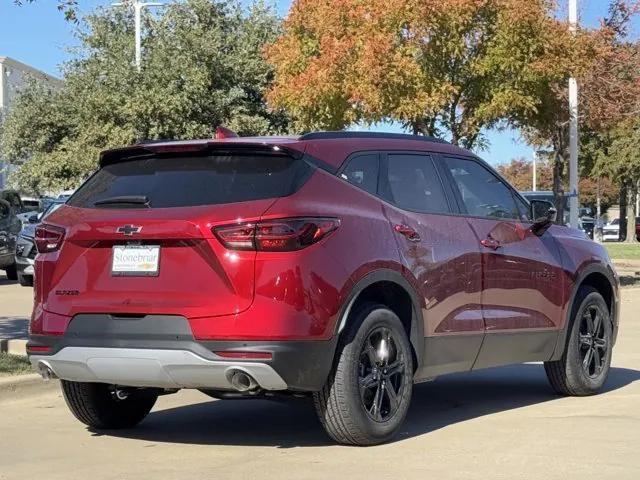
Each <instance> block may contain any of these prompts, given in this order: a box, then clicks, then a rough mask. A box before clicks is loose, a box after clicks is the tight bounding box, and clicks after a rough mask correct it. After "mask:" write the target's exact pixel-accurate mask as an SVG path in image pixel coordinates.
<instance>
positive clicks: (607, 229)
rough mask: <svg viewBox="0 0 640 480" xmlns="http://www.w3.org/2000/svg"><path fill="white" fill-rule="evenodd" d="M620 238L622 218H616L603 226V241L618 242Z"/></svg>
mask: <svg viewBox="0 0 640 480" xmlns="http://www.w3.org/2000/svg"><path fill="white" fill-rule="evenodd" d="M619 239H620V219H619V218H615V219H613V220H612V221H611V222H609V223H607V224H606V225H605V226H604V227H603V228H602V241H603V242H617V241H618V240H619Z"/></svg>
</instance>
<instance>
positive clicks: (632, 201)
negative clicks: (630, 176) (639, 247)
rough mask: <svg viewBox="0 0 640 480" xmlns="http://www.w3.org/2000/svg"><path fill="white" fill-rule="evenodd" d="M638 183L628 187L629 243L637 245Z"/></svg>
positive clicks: (627, 240)
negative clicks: (636, 207)
mask: <svg viewBox="0 0 640 480" xmlns="http://www.w3.org/2000/svg"><path fill="white" fill-rule="evenodd" d="M636 193H637V189H636V182H633V181H631V182H629V185H628V187H627V239H626V242H627V243H636V242H637V240H636V212H635V206H636Z"/></svg>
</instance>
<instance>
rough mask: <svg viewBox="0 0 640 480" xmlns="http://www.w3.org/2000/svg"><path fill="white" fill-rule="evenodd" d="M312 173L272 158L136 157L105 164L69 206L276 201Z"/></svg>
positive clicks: (292, 161) (288, 159) (297, 163)
mask: <svg viewBox="0 0 640 480" xmlns="http://www.w3.org/2000/svg"><path fill="white" fill-rule="evenodd" d="M310 170H311V167H310V166H309V165H308V164H307V163H306V162H304V161H301V160H295V159H293V158H291V157H289V156H286V155H273V154H264V155H260V154H257V155H256V154H238V155H236V154H233V155H226V154H225V155H207V156H202V155H199V156H181V157H175V156H172V157H163V156H154V157H145V158H136V159H131V160H125V161H122V162H119V163H114V164H111V165H106V166H105V167H103V168H102V169H100V170H99V171H98V172H97V173H96V174H94V175H93V176H92V177H91V178H90V179H89V180H87V181H86V182H85V183H84V185H82V186H81V187H80V188H79V189H78V191H77V192H76V193H75V194H74V195H73V196H72V197H71V199H69V201H68V202H67V203H68V204H69V205H72V206H74V207H82V208H141V205H139V204H138V205H136V204H135V202H132V203H131V204H128V203H126V198H127V197H135V198H136V199H139V198H146V199H147V200H148V206H149V207H150V208H167V207H189V206H196V205H218V204H223V203H233V202H244V201H248V200H260V199H267V198H277V197H284V196H287V195H291V194H292V193H294V192H295V191H296V190H297V189H298V188H300V186H301V185H302V184H303V183H304V182H305V180H306V179H307V178H308V177H309V175H310ZM123 197H124V198H125V200H124V201H123ZM110 199H117V200H116V201H113V202H110ZM138 201H139V200H138ZM96 202H98V205H96Z"/></svg>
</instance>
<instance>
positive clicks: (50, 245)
mask: <svg viewBox="0 0 640 480" xmlns="http://www.w3.org/2000/svg"><path fill="white" fill-rule="evenodd" d="M64 233H65V232H64V229H63V228H60V227H54V226H53V225H47V224H43V225H38V226H37V227H36V233H35V244H36V249H37V250H38V253H49V252H55V251H56V250H59V249H60V246H61V245H62V241H63V240H64Z"/></svg>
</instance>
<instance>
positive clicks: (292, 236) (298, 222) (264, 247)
mask: <svg viewBox="0 0 640 480" xmlns="http://www.w3.org/2000/svg"><path fill="white" fill-rule="evenodd" d="M339 226H340V220H339V219H337V218H281V219H276V220H263V221H260V222H257V223H240V224H236V225H225V226H222V227H216V228H214V229H213V233H214V234H215V235H216V237H218V240H220V242H222V244H223V245H224V246H225V247H226V248H228V249H230V250H257V251H262V252H292V251H295V250H301V249H303V248H305V247H308V246H309V245H313V244H314V243H317V242H319V241H320V240H322V239H323V238H325V237H326V236H327V235H329V234H330V233H331V232H333V231H334V230H335V229H337V228H338V227H339Z"/></svg>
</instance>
